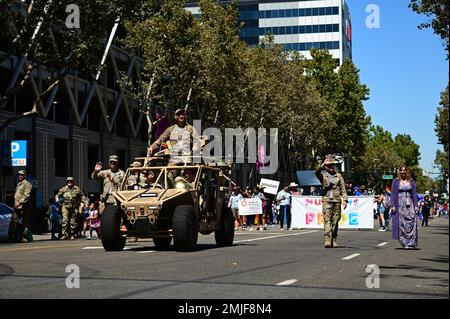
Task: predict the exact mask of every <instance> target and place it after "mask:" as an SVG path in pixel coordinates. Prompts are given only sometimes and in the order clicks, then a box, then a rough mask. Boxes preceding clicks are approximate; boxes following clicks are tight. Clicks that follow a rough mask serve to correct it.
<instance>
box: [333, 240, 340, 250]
mask: <svg viewBox="0 0 450 319" xmlns="http://www.w3.org/2000/svg"><path fill="white" fill-rule="evenodd" d="M337 247H339V246H338V244H337V241H336V237H333V248H337Z"/></svg>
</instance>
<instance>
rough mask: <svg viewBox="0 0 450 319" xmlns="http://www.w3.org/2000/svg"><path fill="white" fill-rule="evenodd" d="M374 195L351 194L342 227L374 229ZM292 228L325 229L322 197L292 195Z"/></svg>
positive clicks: (340, 223)
mask: <svg viewBox="0 0 450 319" xmlns="http://www.w3.org/2000/svg"><path fill="white" fill-rule="evenodd" d="M373 200H374V198H373V197H372V196H364V197H362V196H351V197H349V198H348V205H347V208H346V209H345V210H344V211H343V212H342V213H341V220H340V221H339V228H340V229H373ZM291 212H292V223H291V227H292V228H320V229H323V213H322V197H320V196H292V208H291Z"/></svg>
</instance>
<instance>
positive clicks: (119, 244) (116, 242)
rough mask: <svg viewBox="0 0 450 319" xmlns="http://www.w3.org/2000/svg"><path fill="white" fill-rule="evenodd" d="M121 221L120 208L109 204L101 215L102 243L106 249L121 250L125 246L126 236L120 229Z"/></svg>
mask: <svg viewBox="0 0 450 319" xmlns="http://www.w3.org/2000/svg"><path fill="white" fill-rule="evenodd" d="M121 221H122V216H121V210H120V208H119V207H118V206H113V205H107V206H106V208H105V210H104V211H103V213H102V214H101V216H100V225H101V226H100V227H101V235H102V236H101V239H102V245H103V248H104V249H105V250H106V251H121V250H123V248H124V247H125V242H126V237H123V236H122V233H121V231H120V224H121Z"/></svg>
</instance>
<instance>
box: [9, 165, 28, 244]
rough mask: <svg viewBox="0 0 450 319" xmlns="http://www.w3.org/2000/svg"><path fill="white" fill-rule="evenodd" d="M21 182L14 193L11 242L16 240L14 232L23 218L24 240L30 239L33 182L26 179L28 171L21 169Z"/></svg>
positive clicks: (10, 226) (10, 232)
mask: <svg viewBox="0 0 450 319" xmlns="http://www.w3.org/2000/svg"><path fill="white" fill-rule="evenodd" d="M18 173H19V182H18V183H17V186H16V192H15V194H14V211H13V213H12V216H11V221H10V223H9V228H8V240H9V241H10V242H13V241H14V234H15V232H16V228H17V224H18V223H19V221H20V219H21V218H22V225H23V227H24V230H23V239H22V241H24V242H25V241H28V236H29V229H30V218H31V203H30V195H31V189H32V186H31V183H30V182H29V181H27V180H26V172H25V171H24V170H20V171H19V172H18Z"/></svg>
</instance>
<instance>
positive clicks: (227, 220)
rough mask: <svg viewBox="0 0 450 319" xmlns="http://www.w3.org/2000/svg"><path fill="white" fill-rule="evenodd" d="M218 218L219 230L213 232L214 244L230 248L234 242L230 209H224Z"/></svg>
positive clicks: (232, 219)
mask: <svg viewBox="0 0 450 319" xmlns="http://www.w3.org/2000/svg"><path fill="white" fill-rule="evenodd" d="M220 217H221V218H220V229H218V230H216V231H215V232H214V237H215V238H216V243H217V245H218V246H220V247H225V246H231V245H233V241H234V217H233V213H232V212H231V209H230V208H228V207H227V208H224V209H223V210H222V214H221V216H220Z"/></svg>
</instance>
